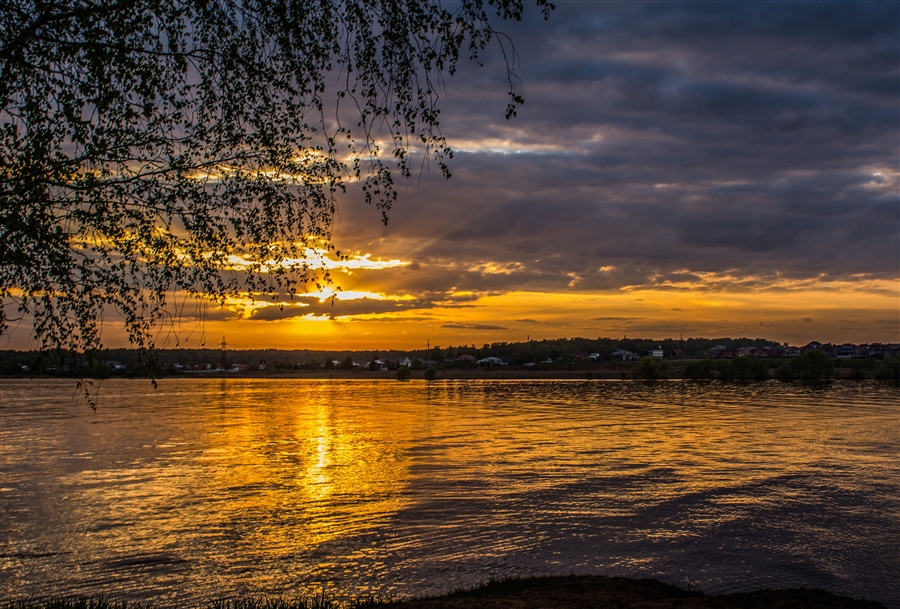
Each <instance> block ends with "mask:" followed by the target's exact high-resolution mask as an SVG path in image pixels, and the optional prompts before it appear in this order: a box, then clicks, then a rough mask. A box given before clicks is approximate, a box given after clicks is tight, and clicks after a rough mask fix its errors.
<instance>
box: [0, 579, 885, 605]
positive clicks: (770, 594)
mask: <svg viewBox="0 0 900 609" xmlns="http://www.w3.org/2000/svg"><path fill="white" fill-rule="evenodd" d="M0 607H2V609H147V608H148V607H150V606H149V605H141V604H139V603H129V602H124V601H115V600H111V599H109V598H108V597H102V596H101V597H75V598H64V599H51V600H47V601H17V602H11V603H5V604H0ZM369 607H377V608H379V609H586V608H589V607H590V608H596V609H600V608H603V609H796V608H807V609H813V608H815V609H884V606H883V605H881V604H879V603H876V602H873V601H867V600H855V599H850V598H846V597H841V596H836V595H834V594H831V593H828V592H824V591H822V590H815V589H806V588H795V589H790V590H758V591H755V592H741V593H735V594H721V595H715V596H713V595H706V594H704V593H702V592H698V591H695V590H683V589H681V588H679V587H677V586H673V585H670V584H664V583H662V582H659V581H657V580H653V579H630V578H624V577H605V576H599V575H569V576H561V577H528V578H509V579H503V580H492V581H490V582H488V583H486V584H483V585H481V586H477V587H475V588H472V589H467V590H457V591H454V592H450V593H449V594H444V595H441V596H433V597H423V598H412V599H405V600H399V601H392V600H390V599H384V598H376V597H365V598H362V599H357V600H354V601H349V602H339V601H337V600H335V599H333V598H331V597H329V596H328V595H327V594H326V593H325V592H322V593H321V594H319V595H311V596H307V597H301V598H296V599H285V598H252V597H249V598H238V599H227V600H217V601H210V602H208V603H206V604H203V605H201V606H200V609H365V608H369Z"/></svg>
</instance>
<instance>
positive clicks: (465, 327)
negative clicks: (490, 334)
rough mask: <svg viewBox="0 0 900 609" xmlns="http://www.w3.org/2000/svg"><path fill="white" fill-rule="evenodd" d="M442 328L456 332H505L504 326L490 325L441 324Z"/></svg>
mask: <svg viewBox="0 0 900 609" xmlns="http://www.w3.org/2000/svg"><path fill="white" fill-rule="evenodd" d="M441 327H442V328H452V329H456V330H506V328H505V327H504V326H494V325H491V324H455V323H449V324H442V325H441Z"/></svg>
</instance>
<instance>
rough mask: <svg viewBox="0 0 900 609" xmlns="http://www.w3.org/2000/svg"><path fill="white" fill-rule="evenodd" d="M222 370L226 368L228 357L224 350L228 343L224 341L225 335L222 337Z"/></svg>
mask: <svg viewBox="0 0 900 609" xmlns="http://www.w3.org/2000/svg"><path fill="white" fill-rule="evenodd" d="M221 347H222V370H226V369H227V368H228V357H227V356H226V355H225V353H226V350H227V349H228V343H226V342H225V337H224V336H223V337H222V345H221Z"/></svg>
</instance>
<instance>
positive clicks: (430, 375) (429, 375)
mask: <svg viewBox="0 0 900 609" xmlns="http://www.w3.org/2000/svg"><path fill="white" fill-rule="evenodd" d="M424 376H425V380H426V381H428V382H429V383H430V382H431V381H433V380H434V379H436V378H437V368H435V367H434V366H429V367H428V368H427V369H426V370H425V373H424Z"/></svg>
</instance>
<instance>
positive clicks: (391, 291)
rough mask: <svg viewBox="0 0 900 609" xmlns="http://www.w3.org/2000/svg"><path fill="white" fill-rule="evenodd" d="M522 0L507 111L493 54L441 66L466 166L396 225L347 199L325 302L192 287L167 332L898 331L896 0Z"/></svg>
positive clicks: (325, 344)
mask: <svg viewBox="0 0 900 609" xmlns="http://www.w3.org/2000/svg"><path fill="white" fill-rule="evenodd" d="M529 8H530V9H532V10H530V11H528V12H527V13H526V15H525V19H524V20H523V21H522V22H521V23H504V24H501V25H500V26H499V27H498V29H500V30H502V31H503V32H505V33H506V34H508V35H509V36H510V38H511V39H512V41H513V42H514V44H515V49H516V53H517V56H518V63H517V75H518V77H519V81H518V82H517V85H516V86H517V92H518V93H520V94H521V95H522V96H524V98H525V104H524V105H523V106H521V107H520V108H519V109H518V113H517V116H516V117H515V118H513V119H511V120H509V121H507V120H506V119H505V118H504V113H505V109H506V91H507V88H506V82H505V63H504V60H503V56H502V54H501V53H500V52H498V49H497V48H496V47H492V48H491V49H489V50H488V51H487V52H486V53H485V55H484V56H483V57H482V62H483V65H481V66H478V65H475V64H467V65H465V66H463V67H462V69H460V70H459V72H458V73H457V74H455V75H454V76H452V77H447V78H446V79H445V85H446V90H445V91H444V99H443V101H442V102H441V103H442V105H441V109H442V115H441V116H442V120H441V127H442V130H443V135H444V136H446V137H447V139H448V141H449V144H450V146H451V147H452V148H453V149H454V150H455V157H454V158H453V159H452V161H451V165H450V169H451V171H452V173H453V175H452V178H450V179H449V180H445V179H444V178H443V177H442V176H441V175H440V171H439V169H438V168H437V167H434V166H429V165H425V166H424V167H423V168H422V170H421V171H420V172H419V173H417V174H414V175H413V177H412V178H411V179H409V180H406V181H402V180H401V182H400V183H399V191H400V192H399V198H398V201H397V203H396V204H395V205H394V207H393V209H392V210H391V212H390V214H389V221H388V223H387V225H386V226H385V225H383V224H382V223H381V218H380V212H379V211H378V210H376V209H374V208H372V207H367V206H366V204H365V203H364V201H363V196H362V194H361V193H360V192H359V191H358V190H355V189H353V188H351V189H350V190H349V191H348V193H347V194H346V196H342V198H341V200H340V201H339V206H338V210H337V215H336V217H335V225H334V239H333V242H334V244H335V245H336V247H337V248H338V249H339V250H341V251H342V252H343V253H344V254H346V255H347V256H348V257H347V259H346V260H344V261H338V260H334V259H331V260H330V262H328V264H329V266H330V267H331V271H332V274H333V277H334V280H335V282H334V283H335V286H336V287H340V288H341V289H340V291H338V292H337V293H336V297H335V298H334V299H332V298H328V296H329V294H330V292H329V291H328V290H326V291H325V292H319V293H315V294H311V295H304V296H301V297H298V298H295V299H294V300H293V301H292V302H289V303H286V304H285V303H282V305H283V306H281V307H279V306H272V305H270V304H267V303H260V302H256V303H251V302H249V301H233V302H229V303H228V304H227V305H226V306H225V307H224V308H219V307H216V306H214V305H209V306H204V307H202V311H199V313H198V309H197V307H196V306H195V305H193V304H190V303H188V305H187V306H186V307H185V310H186V311H193V313H190V312H189V313H186V314H185V316H184V317H183V318H180V319H179V320H178V321H177V322H175V323H174V324H172V325H170V326H169V327H167V328H162V329H161V333H160V336H159V342H160V345H161V346H175V345H176V343H177V344H178V345H180V346H197V345H198V341H200V342H204V341H206V342H208V343H209V344H210V345H212V344H215V343H217V342H219V341H220V340H221V336H223V335H225V336H227V338H228V342H229V343H231V344H233V345H235V346H236V347H241V348H264V347H265V348H270V347H276V348H291V349H295V348H300V349H302V348H310V349H320V348H325V349H362V350H365V349H419V348H425V347H426V345H430V346H432V347H433V346H435V345H440V346H449V345H462V344H476V345H479V346H480V345H482V344H484V343H492V342H497V341H509V342H514V341H522V340H526V339H529V338H530V339H543V338H557V337H587V338H597V337H612V338H618V337H622V336H629V337H634V338H637V337H646V338H665V337H678V336H680V335H681V336H684V337H685V338H688V337H723V336H731V337H742V336H746V337H751V338H755V337H763V338H769V339H772V340H776V341H779V342H787V343H790V344H795V345H802V344H805V343H806V342H809V341H811V340H819V341H822V342H838V343H840V342H854V343H863V342H900V185H898V180H900V103H898V101H900V3H898V2H893V1H876V2H828V1H812V2H751V1H748V2H699V1H698V2H686V3H680V2H597V1H585V2H572V1H567V0H557V1H556V10H555V11H554V12H553V13H552V14H551V16H550V19H549V20H548V21H544V20H543V18H542V16H541V14H540V12H539V11H538V10H535V8H534V7H533V6H529ZM192 307H193V308H192ZM201 318H202V323H201V322H199V321H198V319H201ZM109 336H110V340H108V341H106V342H107V343H108V344H109V343H113V344H110V345H109V346H115V344H114V343H115V342H117V339H116V338H115V333H114V332H112V331H111V332H110V333H109ZM176 336H177V337H178V341H176V340H175V337H176Z"/></svg>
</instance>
